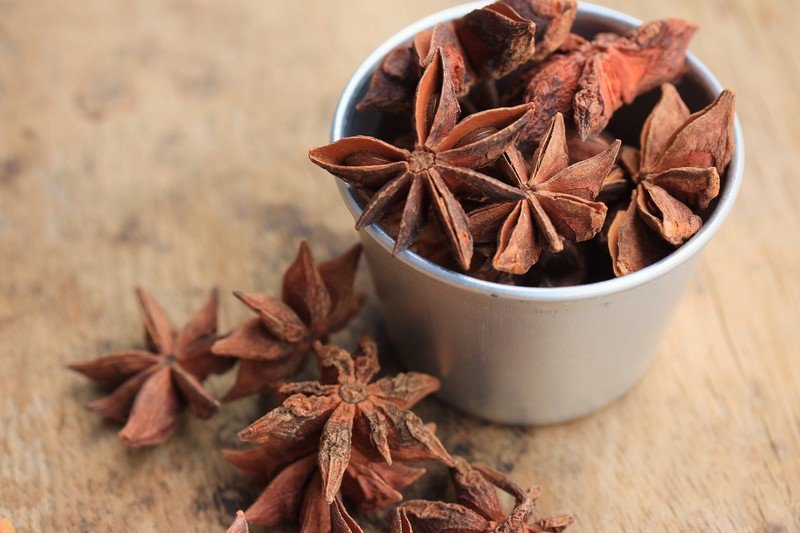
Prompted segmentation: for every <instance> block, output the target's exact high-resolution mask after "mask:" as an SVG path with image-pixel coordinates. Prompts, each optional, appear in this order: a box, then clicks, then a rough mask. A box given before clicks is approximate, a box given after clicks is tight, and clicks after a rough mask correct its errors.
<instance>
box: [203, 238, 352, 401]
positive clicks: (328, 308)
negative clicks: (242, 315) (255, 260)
mask: <svg viewBox="0 0 800 533" xmlns="http://www.w3.org/2000/svg"><path fill="white" fill-rule="evenodd" d="M360 257H361V246H360V245H356V246H353V247H352V248H350V249H349V250H347V251H346V252H345V253H343V254H342V255H340V256H338V257H335V258H333V259H330V260H328V261H325V262H324V263H320V264H319V265H317V264H316V262H315V261H314V257H313V255H312V253H311V247H310V246H309V245H308V242H307V241H305V240H304V241H302V242H301V243H300V250H299V251H298V253H297V258H296V259H295V261H294V262H293V263H292V264H291V265H290V266H289V268H288V269H287V270H286V273H285V274H284V276H283V293H282V296H281V299H280V300H279V299H277V298H273V297H272V296H269V295H267V294H262V293H244V292H235V293H234V295H235V296H236V297H237V298H239V299H240V300H241V301H242V302H243V303H244V304H245V305H246V306H247V307H249V308H250V309H252V310H253V311H254V312H255V313H256V314H257V315H258V316H257V317H256V318H252V319H250V320H247V321H245V322H242V323H241V324H239V325H238V326H237V327H236V328H235V329H234V330H233V331H232V332H231V333H230V335H228V336H227V337H225V338H223V339H220V340H218V341H217V342H216V343H214V346H213V347H212V351H213V353H214V354H216V355H220V356H230V357H236V358H238V359H239V370H238V374H237V379H236V383H235V384H234V386H233V388H231V390H230V391H229V392H228V394H227V395H226V396H225V398H224V400H225V401H230V400H236V399H238V398H243V397H245V396H248V395H250V394H255V393H258V392H263V391H266V390H270V389H272V388H274V387H275V386H276V384H278V383H279V382H281V381H283V380H284V379H286V378H287V377H289V376H292V375H294V374H296V373H297V371H298V370H299V369H300V368H301V367H302V365H303V364H304V363H305V361H306V356H307V355H308V353H309V352H310V351H311V346H312V344H313V343H314V341H316V340H322V341H326V340H327V338H328V335H330V334H331V333H335V332H336V331H339V330H340V329H342V328H343V327H345V326H346V325H347V323H348V322H349V321H350V320H351V319H352V318H353V317H354V316H355V315H356V314H357V313H358V311H359V309H360V308H361V305H362V304H363V300H364V299H363V295H361V294H357V293H354V292H353V281H354V279H355V273H356V269H357V268H358V260H359V258H360Z"/></svg>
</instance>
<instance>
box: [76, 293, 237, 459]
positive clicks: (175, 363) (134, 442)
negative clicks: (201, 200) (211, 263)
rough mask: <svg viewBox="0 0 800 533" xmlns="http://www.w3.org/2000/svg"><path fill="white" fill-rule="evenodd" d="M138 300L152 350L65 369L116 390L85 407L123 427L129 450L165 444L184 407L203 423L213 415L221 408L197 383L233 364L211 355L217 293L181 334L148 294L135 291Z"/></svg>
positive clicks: (122, 431) (213, 294) (130, 352)
mask: <svg viewBox="0 0 800 533" xmlns="http://www.w3.org/2000/svg"><path fill="white" fill-rule="evenodd" d="M136 295H137V297H138V298H139V304H140V306H141V309H142V315H143V320H144V325H145V331H146V341H147V346H148V348H149V350H150V351H144V350H128V351H123V352H116V353H112V354H109V355H107V356H105V357H101V358H99V359H96V360H94V361H82V362H77V363H72V364H70V365H69V367H70V368H71V369H73V370H76V371H78V372H80V373H81V374H83V375H85V376H87V377H88V378H90V379H92V380H94V381H97V382H98V383H100V384H102V385H104V386H106V387H108V388H111V389H114V392H113V393H111V394H110V395H108V396H106V397H104V398H101V399H99V400H95V401H93V402H91V403H89V404H88V405H87V407H88V408H89V409H91V410H92V411H96V412H98V413H100V414H101V415H103V416H104V417H106V418H108V419H110V420H113V421H115V422H120V423H124V424H125V427H123V428H122V430H121V431H120V432H119V438H120V439H121V440H122V442H124V443H125V444H127V445H128V446H146V445H152V444H160V443H162V442H164V441H165V440H166V439H167V438H168V437H169V436H170V435H171V434H172V433H173V431H174V430H175V427H176V425H177V422H178V418H179V415H180V413H181V411H182V410H183V408H184V407H186V406H188V408H189V411H191V412H192V414H194V415H195V416H197V417H199V418H203V419H205V418H209V417H211V416H212V415H213V414H214V413H216V412H217V409H218V408H219V403H218V402H217V401H216V400H215V399H214V398H212V397H211V396H210V395H209V394H208V393H207V392H206V391H205V389H203V386H202V385H201V381H203V380H204V379H205V378H206V377H207V376H208V375H209V374H211V373H220V372H224V371H225V370H227V369H228V368H230V365H231V361H230V360H227V359H222V358H218V357H214V356H213V355H212V354H211V345H212V344H213V342H214V341H215V340H216V338H217V337H216V332H217V291H216V290H213V291H212V292H211V296H210V298H209V299H208V301H207V302H206V304H205V305H204V306H203V307H202V308H201V309H200V311H198V312H197V313H196V314H195V315H194V316H193V317H192V318H191V319H190V320H189V322H188V323H187V324H186V326H184V328H183V329H182V330H180V331H176V330H175V327H174V326H173V324H172V322H171V321H170V319H169V317H168V316H167V314H166V313H165V312H164V309H163V308H162V307H161V306H160V305H159V304H158V302H157V301H156V299H155V298H154V297H153V296H152V295H151V294H150V293H149V292H147V291H145V290H144V289H142V288H137V289H136Z"/></svg>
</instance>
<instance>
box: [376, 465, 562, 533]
mask: <svg viewBox="0 0 800 533" xmlns="http://www.w3.org/2000/svg"><path fill="white" fill-rule="evenodd" d="M451 475H452V477H453V482H454V483H455V486H456V498H457V499H458V503H443V502H431V501H424V500H412V501H408V502H405V503H403V504H401V505H400V511H399V513H398V514H397V515H396V516H395V517H394V520H393V524H392V527H393V529H392V532H393V533H394V532H398V533H400V532H403V531H406V532H410V531H414V532H416V533H425V532H430V533H438V532H440V531H459V532H462V533H472V532H474V533H490V532H506V533H512V532H518V533H544V532H546V533H558V532H561V531H563V530H564V529H565V528H566V527H567V526H569V525H570V524H571V523H572V522H573V519H572V517H570V516H566V515H562V516H556V517H551V518H544V519H540V520H537V521H536V522H534V523H532V524H529V523H528V522H529V520H530V517H531V515H532V514H533V510H534V506H535V503H536V499H537V498H538V497H539V494H540V493H541V488H540V487H534V488H532V489H531V490H527V491H525V490H522V489H521V488H520V487H519V486H517V485H516V484H515V483H513V482H511V481H510V480H509V479H507V478H506V477H505V476H503V475H502V474H501V473H500V472H498V471H496V470H494V469H492V468H489V467H488V466H483V465H471V464H469V463H468V462H467V461H465V460H464V459H462V458H460V457H456V458H455V465H454V467H453V468H452V469H451ZM497 489H500V490H502V491H504V492H506V493H507V494H509V495H511V496H512V497H513V498H514V500H515V506H514V508H513V509H512V511H511V512H510V513H509V514H508V515H506V514H505V513H504V512H503V509H502V507H501V505H500V500H499V498H498V496H497Z"/></svg>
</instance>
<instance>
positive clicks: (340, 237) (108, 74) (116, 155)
mask: <svg viewBox="0 0 800 533" xmlns="http://www.w3.org/2000/svg"><path fill="white" fill-rule="evenodd" d="M604 1H605V3H606V4H607V5H609V6H610V7H613V8H616V9H620V10H622V11H626V12H628V13H631V14H633V15H635V16H637V17H639V18H642V19H655V18H659V17H667V16H678V17H683V18H688V19H691V20H694V21H696V22H698V23H699V24H700V25H701V27H702V30H701V32H700V33H699V34H698V36H697V37H696V39H695V40H694V43H693V44H692V51H694V52H695V53H696V54H697V55H698V56H699V57H700V58H701V59H702V60H703V61H704V62H705V63H706V64H707V65H708V66H709V67H710V68H711V69H712V70H713V71H714V72H715V73H716V75H717V76H718V77H719V79H720V80H721V81H722V82H723V84H724V85H726V86H729V87H732V88H734V89H736V90H737V92H738V94H739V101H738V107H739V116H740V118H741V120H742V123H743V127H744V131H745V137H746V142H747V171H746V176H745V182H744V186H743V189H742V192H741V196H740V198H739V201H738V204H737V207H736V209H735V210H734V212H733V214H732V216H731V217H730V219H729V221H728V222H727V223H726V225H725V226H724V228H723V229H722V231H721V232H720V233H719V234H718V235H717V236H716V237H715V239H714V240H713V241H712V243H711V244H710V245H709V246H708V248H707V249H706V251H705V254H704V257H703V259H702V262H701V265H700V268H699V270H698V272H697V274H696V276H695V277H694V280H693V283H692V285H691V288H690V290H689V292H688V294H686V296H685V298H684V299H683V302H682V305H681V306H680V309H679V311H678V313H677V315H676V316H675V318H674V321H673V322H672V324H671V327H670V328H669V332H668V334H667V336H666V339H665V340H664V342H663V344H662V345H661V347H660V351H659V355H658V357H657V358H656V360H655V362H654V364H653V365H652V368H651V369H650V371H649V372H648V374H647V375H646V377H645V378H644V379H643V380H642V381H641V383H640V384H639V385H638V386H637V387H636V388H635V389H634V390H633V391H631V392H630V393H629V394H627V395H626V396H625V397H624V398H623V399H621V400H619V401H618V402H616V403H615V404H613V405H612V406H610V407H608V408H606V409H604V410H603V411H601V412H599V413H597V414H595V415H593V416H590V417H588V418H585V419H583V420H579V421H576V422H573V423H570V424H566V425H560V426H554V427H544V428H536V429H522V428H513V427H502V426H498V425H492V424H488V423H485V422H482V421H479V420H476V419H472V418H469V417H467V416H464V415H461V414H459V413H458V412H456V411H454V410H452V409H450V408H448V407H446V406H443V405H441V404H439V403H438V402H436V401H435V400H429V401H426V402H424V403H423V404H422V405H421V407H420V408H419V410H418V412H419V413H420V414H421V415H422V416H423V418H425V419H427V420H432V421H435V422H436V423H437V424H438V425H439V428H440V433H441V434H442V435H443V438H444V440H445V443H446V444H447V446H448V447H449V448H450V449H452V450H454V451H455V452H457V453H461V454H465V455H467V456H469V457H472V458H474V459H477V460H482V461H486V462H488V463H490V464H493V465H495V466H496V467H498V468H500V469H502V470H505V471H508V472H510V474H511V476H512V477H513V478H514V479H515V480H517V481H518V482H519V483H520V484H524V485H531V484H541V485H543V486H544V487H545V492H544V495H543V498H542V500H541V503H540V509H541V512H543V513H561V512H564V513H571V514H573V515H574V516H575V517H576V520H577V521H576V524H575V525H574V526H573V528H572V529H571V530H570V531H574V532H581V531H667V530H669V531H688V530H693V531H764V532H783V531H786V532H788V531H798V530H800V342H798V329H800V247H798V244H800V229H798V228H800V174H799V172H800V170H798V168H799V167H800V160H799V159H798V151H800V127H798V124H800V98H798V96H797V95H798V89H797V88H798V86H800V51H799V50H800V37H799V36H800V22H798V21H800V2H797V0H769V1H766V0H704V1H702V2H700V1H697V0H675V1H672V2H660V1H655V0H604ZM453 3H454V2H451V1H446V0H402V1H401V0H392V1H381V2H377V1H375V0H349V1H323V0H314V1H310V2H294V1H289V0H283V1H278V0H266V1H258V0H226V1H224V2H222V1H218V0H205V1H199V0H198V1H194V0H193V1H189V0H161V1H155V0H152V1H148V0H145V1H138V2H130V1H124V0H82V1H80V2H69V1H66V0H38V1H32V0H0V362H2V368H0V518H7V519H9V520H10V521H11V522H12V523H13V524H14V525H15V526H16V528H17V531H20V532H27V531H48V532H49V531H70V532H71V531H142V532H154V531H199V532H205V531H222V530H224V527H225V526H226V525H227V524H229V523H230V522H231V520H232V519H233V515H234V513H235V511H236V509H237V508H240V507H242V506H246V505H247V504H248V503H249V502H250V501H251V500H252V498H253V497H254V496H255V495H256V494H257V493H258V490H259V484H258V483H257V482H253V481H251V480H249V479H246V478H244V477H242V476H241V475H239V474H238V473H237V472H236V471H235V470H234V469H233V468H232V467H230V466H229V465H227V464H226V463H224V462H223V461H222V460H221V458H220V456H219V455H218V453H217V452H216V450H217V449H219V448H220V447H224V446H233V445H235V444H236V439H235V433H236V431H237V430H238V429H240V428H242V427H243V426H245V425H246V424H247V423H249V422H250V421H251V420H253V419H254V418H256V417H257V416H259V415H260V414H261V413H263V412H264V411H266V410H267V409H268V408H270V406H271V404H270V402H269V401H268V400H257V399H250V400H244V401H241V402H237V403H234V404H229V405H225V406H224V408H223V409H222V411H221V413H220V414H219V415H218V416H216V417H215V418H213V419H212V420H210V421H208V422H201V421H198V420H196V419H188V418H187V419H186V421H185V422H184V423H182V424H181V426H180V428H179V430H178V432H177V434H176V435H175V436H174V437H173V438H172V439H171V440H170V441H169V442H168V443H167V444H165V445H163V446H160V447H157V448H154V449H144V450H128V449H126V448H125V447H124V446H123V445H122V444H121V443H120V442H119V441H118V440H117V437H116V431H117V429H118V428H117V427H116V426H114V425H113V424H110V423H105V422H103V421H102V420H101V419H100V418H99V417H98V416H96V415H94V414H91V413H88V412H86V411H84V410H83V407H82V406H83V404H84V403H86V402H87V401H89V400H91V399H93V398H96V397H97V396H98V391H97V390H96V389H94V388H93V387H92V386H90V385H89V383H88V382H87V381H86V380H84V379H82V378H81V377H80V376H77V375H75V374H73V373H70V372H68V371H66V370H65V368H64V364H65V363H66V362H68V361H71V360H75V359H81V358H87V357H94V356H97V355H100V354H102V353H104V352H106V351H109V350H114V349H120V348H127V347H132V346H139V345H141V324H140V322H139V316H138V310H137V308H136V303H135V300H134V297H133V293H132V287H133V285H134V284H137V283H139V284H142V285H145V286H147V287H149V288H150V289H151V290H152V291H153V292H154V293H155V294H157V295H158V296H159V298H160V299H161V300H162V302H163V303H164V305H165V307H166V308H167V309H168V310H169V312H170V313H171V314H172V315H173V316H174V317H175V319H176V320H177V321H183V320H185V319H186V318H187V317H188V314H189V313H190V312H191V311H193V310H194V309H196V308H197V306H198V305H199V304H200V303H201V301H202V298H203V296H204V295H205V294H206V290H207V289H208V288H209V287H211V286H213V285H218V286H219V287H220V288H221V289H222V290H223V292H224V293H225V294H228V293H229V292H230V291H231V290H233V289H244V290H256V289H261V290H269V291H272V290H275V289H276V288H277V286H278V283H279V279H280V274H281V272H282V270H283V268H284V267H285V266H286V265H287V264H288V262H289V261H290V260H291V258H292V257H293V255H294V253H295V249H296V246H297V242H298V240H299V239H300V238H303V237H308V238H309V239H310V240H311V242H312V244H313V246H314V248H315V250H317V253H318V255H320V256H322V255H327V254H331V253H334V252H338V251H341V250H343V249H344V248H345V247H346V246H348V245H349V244H351V243H352V242H354V241H355V240H356V234H355V232H354V231H353V229H352V225H353V220H352V218H351V217H350V215H349V214H348V213H347V211H346V209H345V208H344V206H343V204H342V203H341V201H340V199H339V197H338V194H337V192H336V189H335V185H334V181H333V179H332V178H331V177H330V176H329V175H327V174H326V173H325V172H323V171H321V170H319V169H317V168H316V167H314V166H313V165H311V164H310V163H309V162H308V159H307V156H306V151H307V149H308V148H309V147H311V146H316V145H320V144H324V143H325V142H326V141H327V135H328V129H329V125H330V119H331V114H332V111H333V109H334V106H335V104H336V101H337V98H338V96H339V92H340V91H341V89H342V88H343V86H344V84H345V82H346V80H347V79H348V77H349V75H350V73H351V72H352V71H353V70H354V69H355V68H356V66H357V65H358V64H359V63H360V62H361V60H362V59H363V58H364V57H366V55H367V54H368V53H369V52H370V51H371V50H372V49H373V48H374V47H375V46H376V45H378V44H379V43H380V42H382V41H383V40H384V39H385V38H386V37H387V36H388V35H390V34H392V33H394V32H395V31H397V30H399V29H401V28H402V27H403V26H405V25H406V24H408V23H410V22H412V21H414V20H415V19H417V18H419V17H421V16H423V15H426V14H428V13H431V12H433V11H436V10H438V9H440V8H444V7H447V6H448V5H452V4H453ZM358 284H359V286H360V287H361V288H362V289H363V290H364V291H366V292H368V293H369V294H370V295H371V291H372V289H371V285H370V281H369V278H368V273H367V272H366V269H362V272H361V274H360V279H359V281H358ZM247 314H248V313H247V311H246V310H245V309H244V307H243V306H241V305H239V304H238V303H237V302H236V301H235V300H234V299H233V298H232V297H226V298H224V299H223V306H222V313H221V326H222V328H223V329H227V328H230V327H231V326H232V325H234V324H235V323H236V322H237V321H239V320H241V319H243V318H244V317H245V316H247ZM634 318H635V317H632V319H634ZM375 332H377V335H378V338H379V339H382V338H383V335H382V334H381V329H380V324H379V321H378V318H377V313H376V307H375V302H374V299H373V300H371V301H370V303H369V305H368V307H367V309H366V312H365V313H364V314H363V317H362V318H361V319H359V321H358V322H357V323H356V325H355V326H354V327H353V328H351V330H350V331H349V332H348V333H347V334H345V335H340V336H339V337H337V338H336V339H335V340H336V341H338V342H340V343H343V344H345V345H347V344H348V343H350V342H351V341H352V340H353V339H355V338H356V337H358V336H360V335H362V334H365V333H375ZM382 353H383V355H384V360H385V362H386V364H387V365H390V364H391V360H392V353H391V347H390V346H387V345H386V343H385V341H383V344H382ZM231 378H232V376H224V377H219V378H214V379H211V380H210V381H209V384H210V385H209V387H210V389H211V390H212V392H214V393H216V394H221V393H222V392H224V390H226V387H227V386H228V385H229V384H230V381H231ZM446 487H447V482H446V477H445V474H444V472H441V471H439V470H436V469H433V471H432V472H431V474H430V476H429V477H427V478H426V479H425V480H424V481H420V482H418V483H417V484H416V486H414V488H413V489H412V490H410V491H408V494H410V495H412V496H420V495H422V496H431V497H436V496H439V495H441V494H442V493H444V494H445V495H446ZM384 516H385V515H380V514H379V515H375V516H371V517H359V521H360V522H361V523H362V524H363V525H364V527H365V529H367V530H370V531H380V530H382V528H383V519H384ZM253 529H254V530H255V531H260V529H258V528H253ZM290 530H291V528H288V529H287V531H290Z"/></svg>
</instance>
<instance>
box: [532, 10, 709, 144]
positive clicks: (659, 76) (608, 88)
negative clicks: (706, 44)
mask: <svg viewBox="0 0 800 533" xmlns="http://www.w3.org/2000/svg"><path fill="white" fill-rule="evenodd" d="M696 30H697V26H695V25H694V24H692V23H690V22H687V21H685V20H681V19H666V20H659V21H655V22H649V23H647V24H643V25H641V26H639V27H637V28H634V29H632V30H631V31H629V32H628V33H626V34H625V35H617V34H615V33H601V34H599V35H597V36H596V37H595V38H594V39H593V40H592V41H586V40H584V39H582V38H580V37H578V36H573V38H572V39H570V40H569V41H568V42H569V43H570V47H569V49H567V50H564V53H556V54H554V55H552V56H550V57H549V58H548V59H547V61H545V62H543V63H541V64H540V65H535V66H534V67H533V68H532V69H531V71H530V74H528V76H530V81H529V83H528V85H527V88H526V92H525V101H526V102H532V103H534V104H535V105H536V112H535V113H536V117H535V118H534V119H533V120H532V121H531V122H530V124H529V126H528V128H527V130H526V132H525V135H526V137H527V138H531V139H538V138H539V137H540V136H541V135H543V134H544V133H545V132H546V131H547V122H548V121H549V120H550V117H552V116H553V114H555V113H556V112H561V113H564V114H567V113H569V112H570V111H572V110H573V109H574V119H575V126H576V127H577V128H578V132H579V133H580V136H581V138H583V139H586V138H588V137H590V136H591V135H597V134H599V133H600V132H601V131H603V129H605V127H606V126H607V125H608V122H609V120H610V119H611V116H612V115H613V114H614V112H615V111H616V110H618V109H619V108H620V107H622V105H623V104H630V103H631V102H633V100H634V99H635V98H636V97H637V96H639V95H640V94H644V93H645V92H648V91H650V90H652V89H655V88H657V87H658V86H659V85H661V84H662V83H665V82H668V81H670V80H672V79H673V78H675V77H677V76H678V75H680V74H681V71H682V70H683V66H684V61H685V57H686V49H687V47H688V46H689V41H690V40H691V38H692V36H693V35H694V33H695V31H696Z"/></svg>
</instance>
